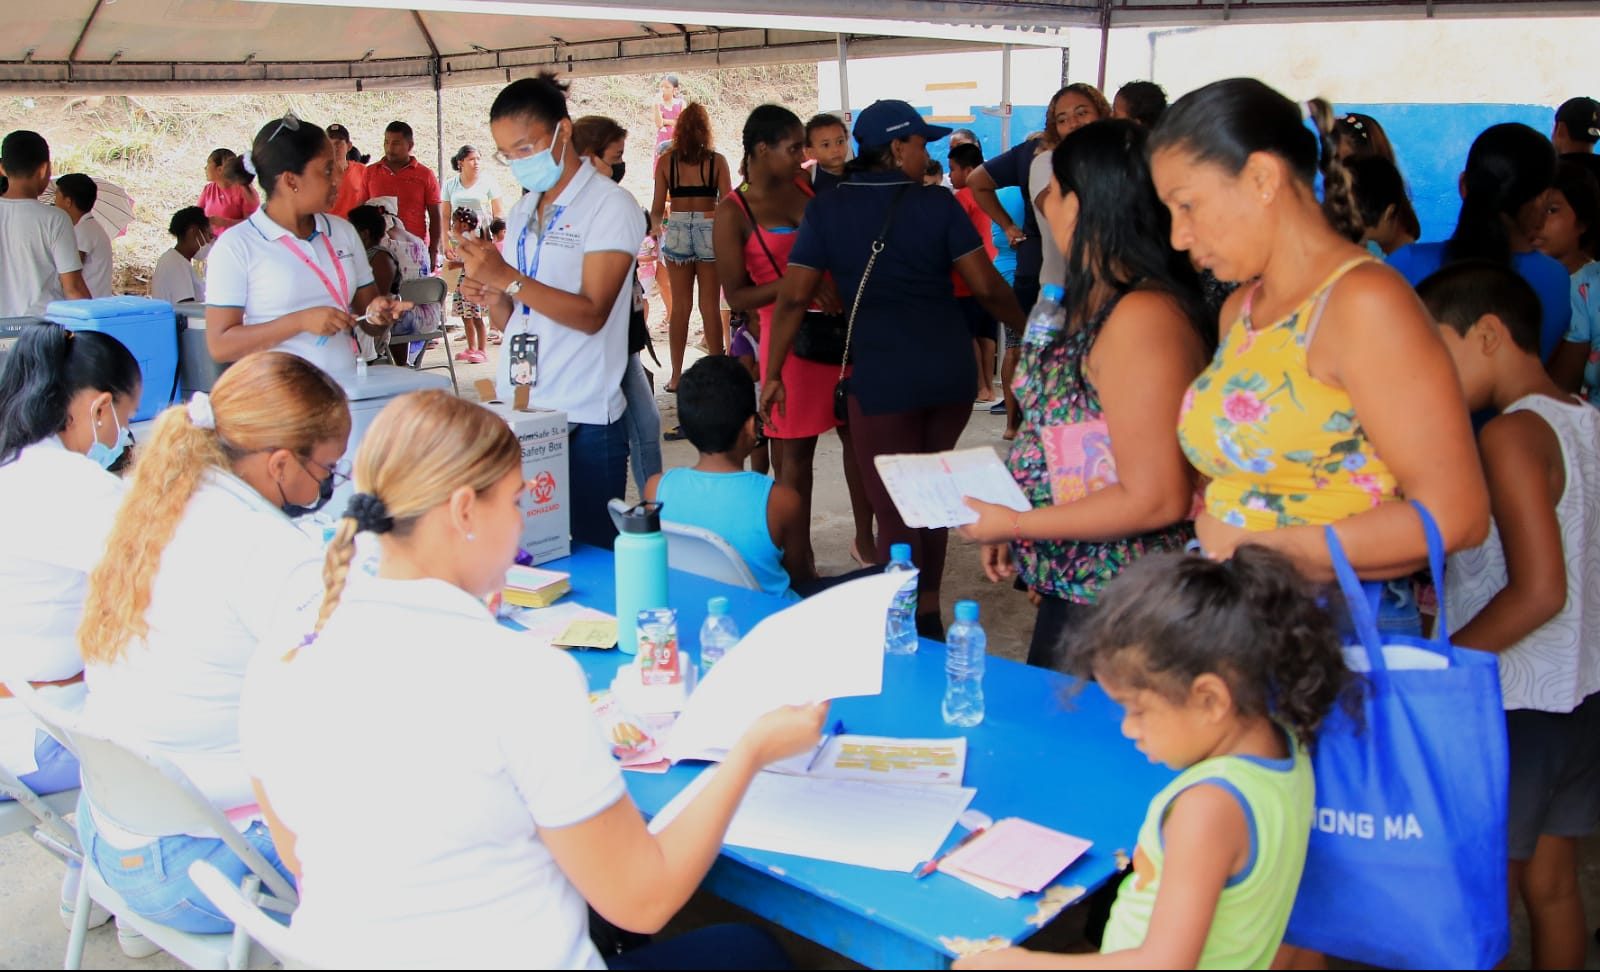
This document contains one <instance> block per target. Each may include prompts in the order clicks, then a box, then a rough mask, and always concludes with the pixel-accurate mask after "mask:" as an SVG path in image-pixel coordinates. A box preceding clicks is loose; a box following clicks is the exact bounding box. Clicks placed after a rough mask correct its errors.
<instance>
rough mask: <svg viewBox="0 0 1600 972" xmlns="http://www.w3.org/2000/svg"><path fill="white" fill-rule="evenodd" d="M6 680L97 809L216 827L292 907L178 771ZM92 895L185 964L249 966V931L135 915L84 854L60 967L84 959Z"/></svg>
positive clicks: (134, 822)
mask: <svg viewBox="0 0 1600 972" xmlns="http://www.w3.org/2000/svg"><path fill="white" fill-rule="evenodd" d="M6 687H7V688H8V689H10V690H11V694H12V695H13V696H15V697H16V698H17V699H18V700H19V701H21V702H22V704H23V705H24V706H25V707H26V708H27V709H28V711H29V712H31V713H33V716H34V718H36V719H38V720H39V722H40V723H42V724H43V725H44V727H45V729H46V730H47V731H48V732H49V733H50V734H51V735H53V736H55V737H57V738H58V739H62V740H64V741H65V744H66V745H67V747H68V748H70V749H71V750H72V751H73V752H75V753H77V754H78V764H79V768H80V772H81V774H82V779H83V789H84V791H85V792H86V793H87V794H88V797H89V802H90V803H91V804H93V805H94V807H95V809H96V810H97V811H99V812H101V813H103V814H105V815H106V816H107V817H108V818H109V819H111V820H114V821H116V822H117V823H118V824H119V825H120V826H122V827H124V828H126V829H127V830H130V831H132V832H134V833H138V834H186V833H212V834H215V835H216V836H217V838H218V839H220V840H221V841H222V842H223V843H224V844H226V845H227V846H228V849H229V850H231V851H233V853H234V854H236V855H237V856H238V857H239V859H240V860H242V861H243V862H244V863H245V866H246V867H248V868H249V869H250V872H251V873H250V875H247V878H248V877H254V878H255V879H256V880H257V881H259V882H260V883H261V884H265V885H266V886H267V888H268V890H270V891H271V892H272V894H273V895H274V896H275V897H276V898H277V899H278V900H279V902H281V908H280V910H283V911H285V912H288V911H291V910H293V908H294V905H295V904H296V903H298V901H299V898H298V897H297V896H296V894H295V890H294V887H293V886H292V885H291V884H290V883H289V882H288V881H287V880H285V879H284V877H283V875H282V874H280V873H278V870H277V868H275V867H273V866H272V865H271V864H269V863H267V860H266V858H264V857H262V856H261V854H260V852H259V851H257V850H256V849H255V848H254V847H253V846H251V844H250V843H249V842H248V841H246V840H245V839H244V837H243V836H242V835H241V834H240V833H239V831H238V829H237V828H235V827H234V826H233V824H232V823H230V822H229V821H228V818H227V817H225V816H223V815H222V812H221V811H220V810H218V809H217V808H216V807H214V806H212V805H211V802H210V801H209V800H207V799H206V798H205V796H204V795H203V794H202V793H201V792H200V791H199V790H198V789H196V787H195V785H194V783H193V782H191V781H190V780H189V778H188V776H186V775H185V774H184V772H183V771H182V770H180V769H178V767H176V766H174V765H172V763H171V762H169V761H168V760H166V759H164V758H162V757H160V756H156V755H154V754H151V753H140V752H137V751H136V750H134V749H131V748H129V747H127V746H124V745H122V744H121V743H118V742H115V741H114V740H111V739H108V738H106V737H105V736H103V735H100V734H99V733H96V732H94V731H92V730H90V729H88V728H86V727H85V726H84V725H83V724H82V722H81V721H80V719H79V717H78V715H77V714H76V713H72V712H68V711H66V710H65V709H61V708H58V707H56V706H54V705H51V704H50V703H48V702H46V701H45V700H43V699H41V698H40V697H39V696H38V695H37V694H36V693H35V692H34V691H33V689H32V687H31V686H29V685H26V684H19V683H16V682H8V683H6ZM91 900H93V901H94V902H95V903H97V904H99V905H100V906H101V907H102V908H104V909H105V910H107V911H109V912H111V913H112V914H113V915H116V916H117V920H118V921H119V922H120V923H121V924H122V925H124V926H126V927H128V928H131V929H133V930H134V931H137V932H139V933H140V934H141V935H144V936H145V937H146V938H148V939H149V940H150V941H152V942H154V943H155V944H156V945H158V946H160V947H161V948H162V949H164V950H165V951H167V952H169V953H171V955H172V956H173V957H174V958H176V959H178V960H179V961H180V962H182V963H184V964H185V965H187V966H189V967H190V968H196V969H242V968H250V967H252V966H251V958H252V956H251V952H252V950H251V945H250V936H249V935H247V934H246V933H245V932H244V931H242V930H240V929H237V928H236V929H235V930H234V931H233V933H231V934H220V935H196V934H192V933H190V932H183V931H178V930H177V929H175V928H170V927H168V926H166V925H162V924H158V923H157V922H154V921H151V920H150V919H148V918H144V917H142V916H140V915H136V914H134V913H133V911H132V910H131V909H130V908H129V907H128V904H127V902H126V901H124V900H123V898H122V896H121V895H119V894H118V893H117V892H115V891H113V890H112V889H111V887H110V886H109V885H107V884H106V883H105V880H104V879H103V878H102V877H101V876H100V873H99V870H98V869H97V868H96V867H95V865H94V860H93V858H92V856H91V855H89V854H85V855H84V861H83V878H82V880H81V881H80V882H79V884H78V900H77V904H76V913H75V914H74V917H73V925H72V934H71V937H70V938H68V940H67V957H66V963H65V967H66V968H69V969H76V968H78V967H79V966H80V965H81V963H82V962H83V942H84V936H85V935H86V934H87V933H88V922H89V912H90V907H89V902H90V901H91Z"/></svg>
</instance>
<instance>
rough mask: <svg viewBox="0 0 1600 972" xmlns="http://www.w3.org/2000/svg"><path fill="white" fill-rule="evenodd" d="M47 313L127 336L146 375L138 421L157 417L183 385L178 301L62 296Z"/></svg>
mask: <svg viewBox="0 0 1600 972" xmlns="http://www.w3.org/2000/svg"><path fill="white" fill-rule="evenodd" d="M44 316H45V317H47V318H49V319H50V320H52V321H55V322H56V323H57V324H60V325H61V326H62V327H66V328H70V329H72V330H74V331H99V332H100V333H102V334H109V335H110V336H112V337H114V338H116V339H117V340H118V341H121V342H122V344H123V346H124V347H126V348H127V349H128V350H129V351H132V352H133V356H134V358H136V359H138V362H139V371H140V373H141V374H142V375H143V376H144V394H143V395H141V396H140V397H139V411H137V412H135V413H134V416H133V417H134V420H135V421H143V420H145V419H153V418H155V417H156V415H157V414H158V413H160V411H161V410H162V409H163V408H166V407H167V405H169V404H171V402H172V401H173V399H174V398H175V397H176V393H177V390H178V325H177V321H176V318H175V316H174V314H173V310H172V305H171V304H169V303H167V302H166V301H164V300H151V299H150V298H149V297H125V296H124V297H95V298H92V299H90V300H56V301H51V302H50V305H49V306H48V307H46V308H45V311H44Z"/></svg>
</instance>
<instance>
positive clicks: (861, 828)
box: [650, 767, 978, 871]
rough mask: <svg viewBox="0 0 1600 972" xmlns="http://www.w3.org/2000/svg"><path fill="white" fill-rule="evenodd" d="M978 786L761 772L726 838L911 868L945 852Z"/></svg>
mask: <svg viewBox="0 0 1600 972" xmlns="http://www.w3.org/2000/svg"><path fill="white" fill-rule="evenodd" d="M717 770H718V767H712V768H711V769H708V770H706V771H705V772H703V773H701V774H700V776H699V777H698V778H696V779H695V781H694V782H693V783H690V784H689V785H688V786H686V787H684V788H683V791H682V792H681V793H679V794H678V795H677V796H676V797H674V798H673V799H672V801H671V802H670V803H668V804H667V805H666V806H665V807H663V808H662V810H661V812H660V813H658V814H656V816H655V819H654V820H652V821H650V831H651V832H652V833H660V832H661V831H662V830H663V829H664V828H665V827H666V826H667V825H668V824H670V823H671V822H672V821H673V820H674V819H676V818H677V816H678V814H679V813H680V812H681V811H682V810H683V808H684V807H685V806H688V804H689V801H691V800H693V799H694V798H695V796H696V795H697V794H698V793H699V792H700V791H701V790H703V789H704V788H705V786H706V784H707V783H709V782H711V779H712V777H713V776H714V775H715V774H716V773H717ZM977 792H978V791H977V790H974V789H970V788H968V787H961V786H904V785H901V786H895V785H892V784H882V783H862V782H857V781H853V780H823V779H813V778H809V777H803V776H783V775H780V774H777V773H757V774H756V777H755V780H753V781H752V782H751V784H750V789H749V791H748V792H747V793H746V794H745V797H744V801H743V802H742V803H740V804H739V809H738V810H737V811H736V812H735V813H734V815H733V822H732V823H730V824H729V825H728V833H727V836H726V837H725V838H724V839H723V843H725V844H730V845H732V846H734V847H748V848H751V849H753V850H765V851H775V852H777V853H780V854H795V855H797V856H800V857H813V858H817V859H818V860H824V861H837V862H839V863H841V864H854V865H857V866H859V867H871V868H877V869H879V870H883V871H910V870H912V869H913V868H915V867H916V866H917V865H919V864H921V863H922V862H924V861H928V860H931V859H932V858H933V857H934V856H935V855H937V854H938V853H939V847H940V846H941V845H942V844H943V843H944V841H945V838H946V837H948V836H949V835H950V829H951V828H952V827H954V826H955V825H956V819H957V818H958V817H960V816H961V812H962V811H963V810H965V809H966V808H967V804H969V803H971V802H972V798H973V796H974V795H976V794H977Z"/></svg>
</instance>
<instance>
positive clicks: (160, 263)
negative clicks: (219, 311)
mask: <svg viewBox="0 0 1600 972" xmlns="http://www.w3.org/2000/svg"><path fill="white" fill-rule="evenodd" d="M150 296H151V297H154V298H155V299H156V300H164V301H166V302H167V303H169V304H181V303H183V302H184V301H186V300H192V301H197V302H199V303H202V304H203V303H205V302H206V285H205V281H203V280H201V279H200V275H199V274H198V273H195V270H194V261H192V260H190V259H189V258H188V257H186V256H184V255H183V254H182V253H179V252H178V251H177V249H176V248H174V249H171V250H168V251H167V252H165V253H163V254H161V258H160V259H159V260H157V261H156V266H155V269H154V270H153V271H151V274H150Z"/></svg>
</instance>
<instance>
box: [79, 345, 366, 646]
mask: <svg viewBox="0 0 1600 972" xmlns="http://www.w3.org/2000/svg"><path fill="white" fill-rule="evenodd" d="M210 405H211V411H212V416H213V419H214V421H207V422H205V423H204V424H205V425H211V426H214V427H212V428H202V427H201V426H199V425H196V424H195V420H194V419H193V418H192V417H191V412H190V410H189V409H188V408H186V407H185V406H182V405H174V406H172V407H171V408H168V409H167V410H166V411H164V412H162V413H161V416H160V417H159V418H157V419H156V426H155V431H154V434H153V435H152V436H151V438H150V440H149V441H148V442H146V443H142V444H141V445H140V446H139V450H138V453H137V456H136V461H135V463H134V467H133V474H132V476H131V477H130V478H129V483H128V491H127V494H126V495H125V496H124V497H123V500H122V505H121V507H119V508H118V510H117V518H116V521H115V522H114V523H113V524H112V527H111V533H110V535H109V536H107V538H106V550H105V555H104V557H103V558H102V559H101V561H100V563H99V564H97V565H96V566H95V568H94V570H93V571H92V572H91V573H90V575H89V593H88V596H87V597H86V598H85V600H84V605H83V621H82V623H81V624H80V626H79V628H78V647H79V650H80V651H82V653H83V659H84V661H86V662H98V663H101V664H110V663H112V662H114V661H116V660H117V659H118V658H120V657H121V655H122V652H123V650H124V649H125V648H126V647H127V645H128V642H129V641H131V640H133V639H135V638H143V637H145V636H146V635H148V634H149V633H150V624H149V622H148V621H147V620H146V619H145V612H146V611H147V610H149V607H150V590H151V587H152V585H153V584H154V582H155V576H156V572H157V571H158V570H159V569H160V567H161V555H162V553H163V552H165V550H166V548H167V545H168V544H169V543H171V542H172V537H173V534H175V533H176V532H177V529H178V523H179V522H180V521H181V520H182V519H183V514H184V511H185V510H187V509H188V507H189V501H190V500H191V499H193V498H194V494H195V492H196V491H197V490H198V489H199V488H200V485H201V483H203V482H204V481H205V478H206V477H207V476H208V475H210V474H211V473H212V472H213V470H222V471H231V469H232V468H233V463H234V462H236V461H237V460H239V459H241V458H243V457H245V456H247V455H250V454H252V453H255V452H262V451H266V450H271V449H290V450H294V451H295V452H298V453H301V454H303V455H309V454H310V452H311V450H312V449H313V448H314V447H315V446H316V445H318V444H319V443H322V442H327V441H330V440H335V439H339V440H342V439H343V438H344V437H345V436H347V435H349V433H350V410H349V407H348V405H347V403H346V401H345V394H344V390H343V389H341V388H340V387H339V385H338V383H337V382H335V381H334V380H333V379H332V378H330V377H328V376H327V375H326V374H324V373H323V372H322V371H321V370H319V369H318V368H317V367H316V365H313V364H311V363H310V362H308V361H306V360H304V359H303V358H297V357H295V356H294V355H291V354H284V353H281V352H272V351H269V352H262V353H258V354H252V355H248V356H246V357H244V358H242V359H240V360H239V361H238V362H237V363H235V364H234V365H233V366H232V367H231V368H229V369H228V370H227V371H225V372H223V374H222V377H220V378H218V379H217V384H216V387H215V388H213V389H212V391H211V395H210ZM226 541H227V538H225V537H221V538H217V542H218V544H219V545H220V544H223V543H226ZM219 567H220V565H219Z"/></svg>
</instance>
